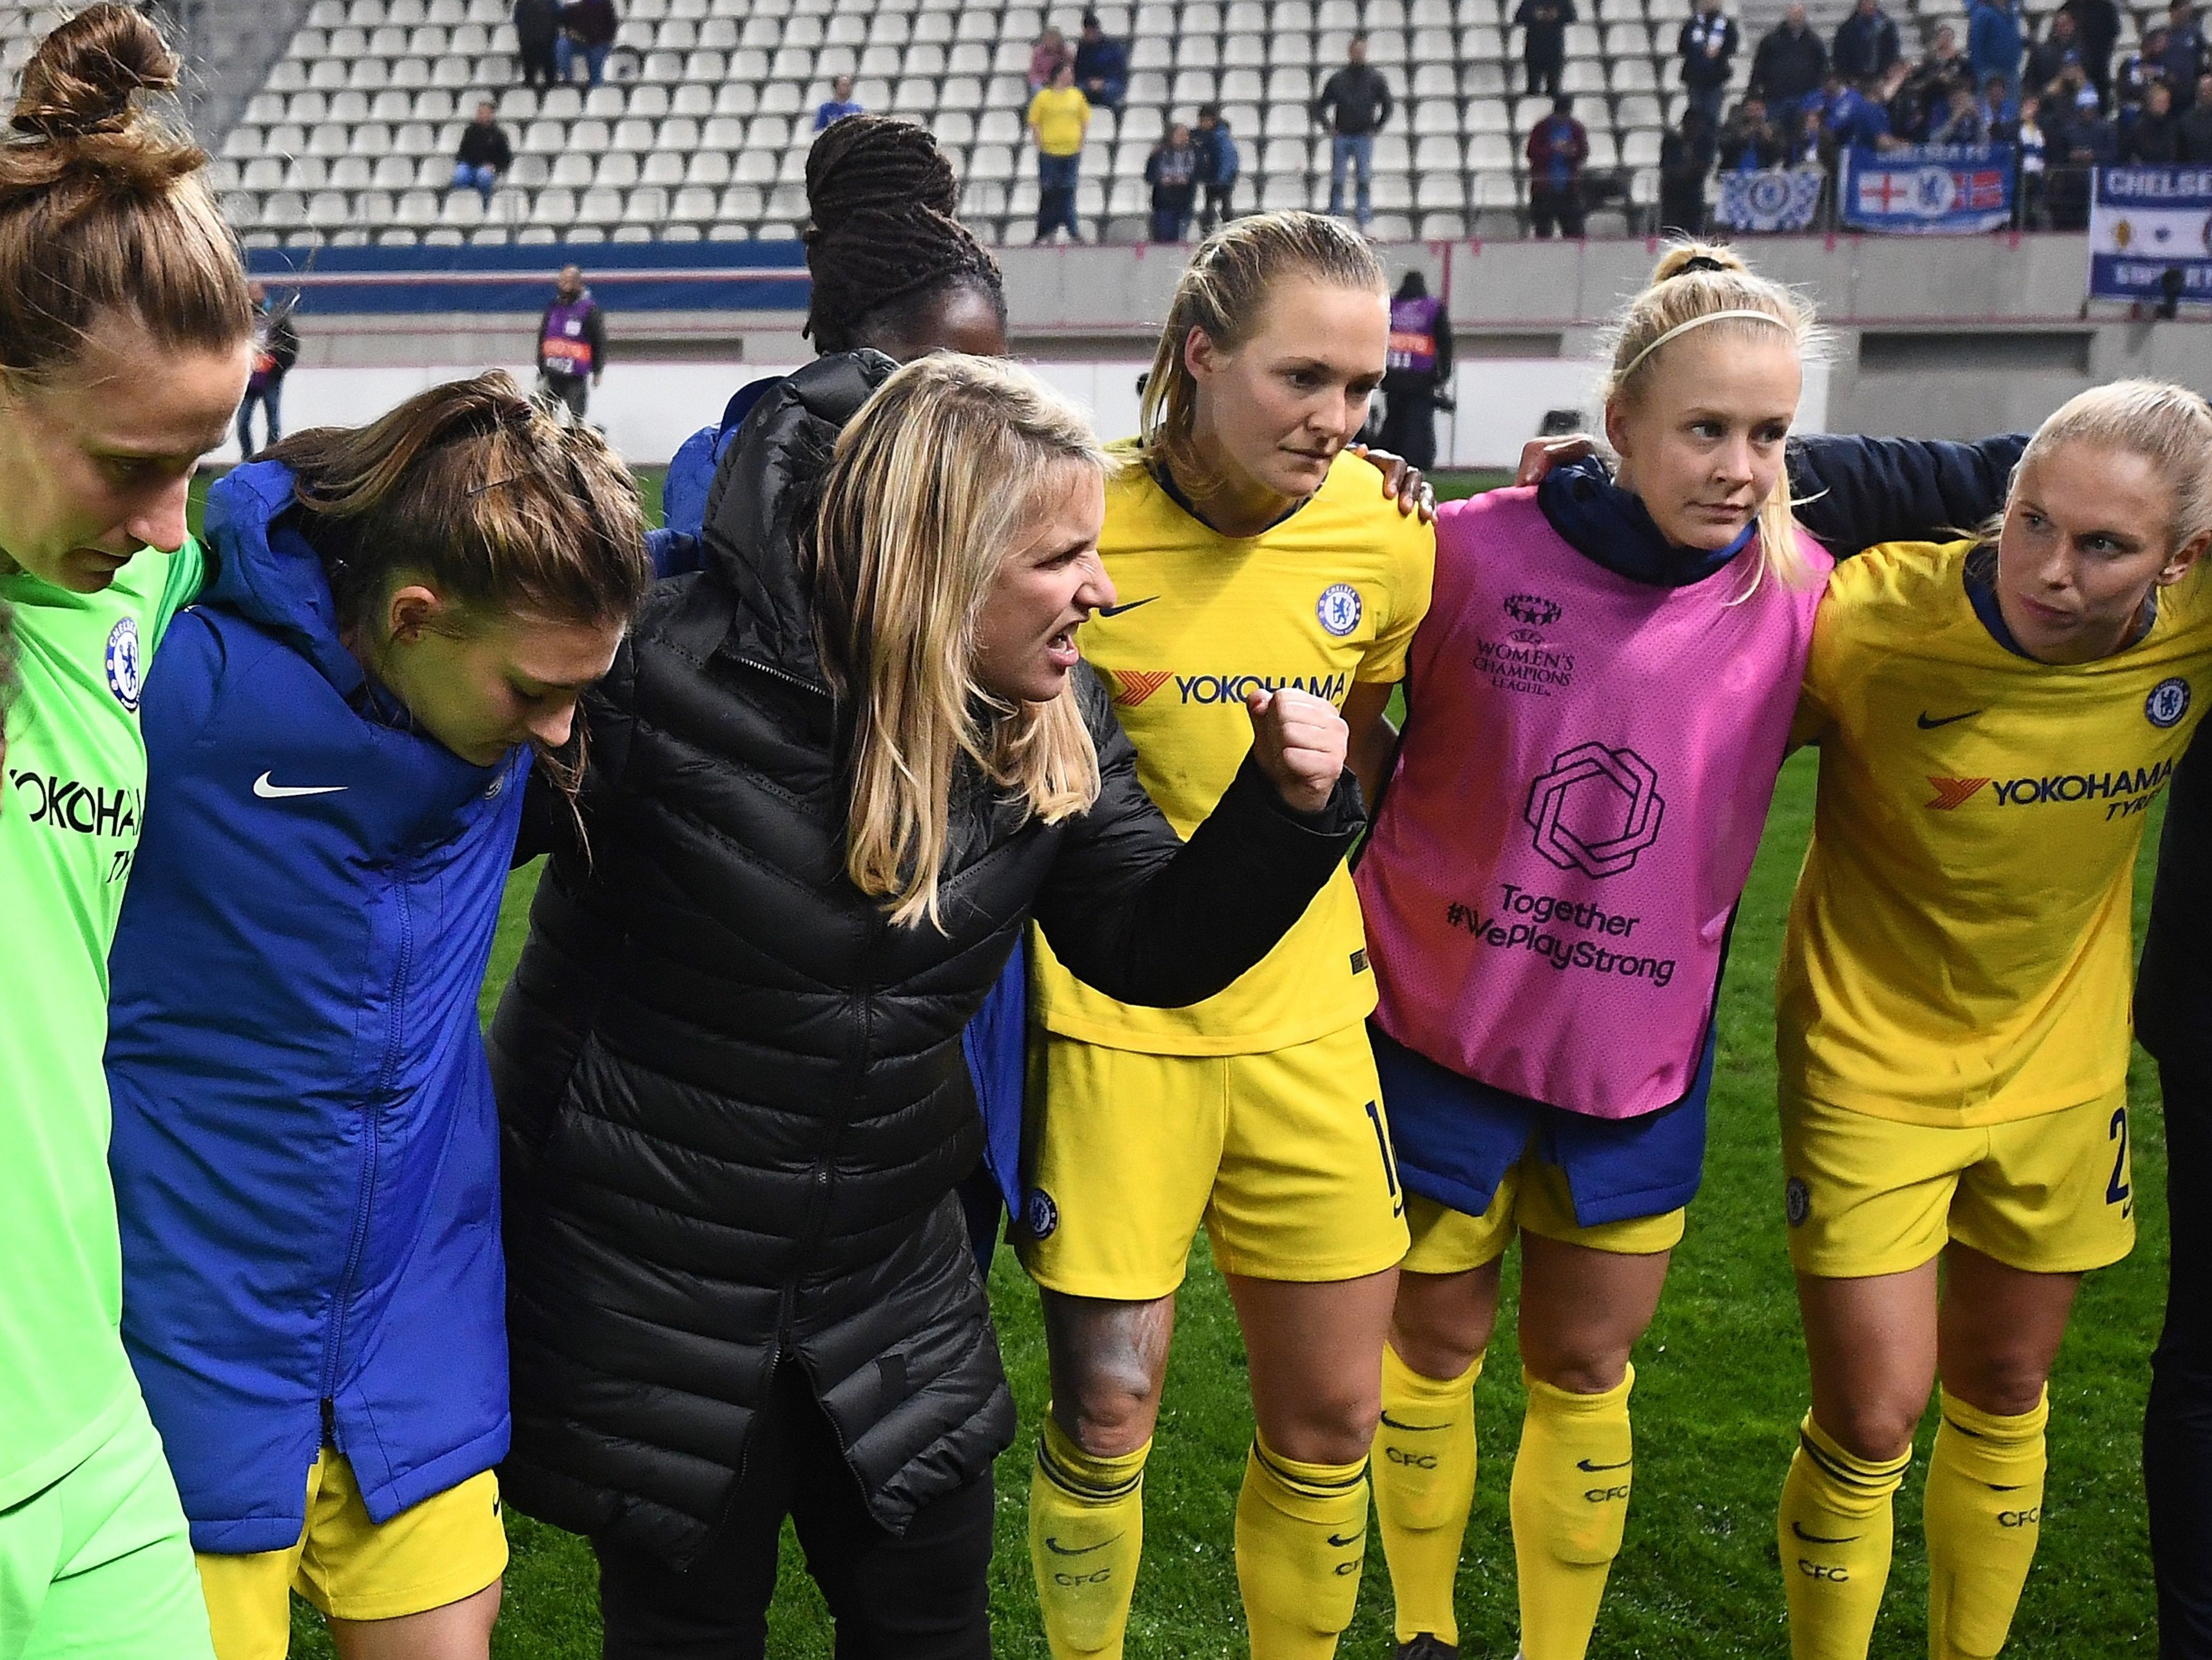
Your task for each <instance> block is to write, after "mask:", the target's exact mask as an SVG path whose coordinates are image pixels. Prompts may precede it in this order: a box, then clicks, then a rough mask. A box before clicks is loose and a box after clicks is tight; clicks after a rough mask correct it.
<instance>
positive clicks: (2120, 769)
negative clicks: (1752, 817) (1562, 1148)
mask: <svg viewBox="0 0 2212 1660" xmlns="http://www.w3.org/2000/svg"><path fill="white" fill-rule="evenodd" d="M1968 552H1969V544H1966V543H1953V544H1945V545H1934V544H1893V545H1890V546H1887V547H1881V548H1876V549H1873V550H1869V551H1868V552H1866V553H1863V554H1861V555H1859V556H1857V557H1856V558H1853V559H1849V560H1846V561H1844V562H1842V563H1841V564H1839V565H1838V566H1837V568H1836V571H1835V575H1834V577H1833V578H1832V581H1831V583H1830V586H1829V589H1828V593H1827V597H1826V600H1825V601H1824V603H1823V605H1822V606H1821V610H1820V620H1819V623H1818V624H1817V625H1816V628H1815V631H1814V648H1813V654H1812V658H1811V660H1810V663H1809V665H1808V676H1807V698H1806V707H1807V708H1808V709H1810V710H1814V711H1817V712H1818V714H1817V719H1818V720H1819V721H1820V739H1821V747H1820V786H1819V790H1818V794H1817V798H1816V800H1815V805H1814V829H1813V840H1812V844H1811V846H1810V848H1808V851H1807V854H1806V858H1805V864H1804V866H1803V868H1802V871H1801V873H1800V874H1799V877H1798V882H1797V889H1796V894H1795V896H1794V897H1793V899H1792V902H1791V905H1790V921H1789V929H1788V933H1787V936H1786V939H1785V940H1784V948H1783V962H1782V970H1781V975H1780V977H1779V982H1778V989H1777V1000H1778V1031H1777V1045H1778V1051H1779V1058H1780V1061H1781V1071H1782V1084H1783V1087H1784V1090H1785V1091H1790V1092H1793V1093H1796V1094H1798V1095H1800V1096H1802V1097H1806V1098H1812V1099H1815V1100H1819V1101H1823V1102H1826V1103H1829V1104H1833V1105H1837V1106H1841V1107H1844V1108H1848V1109H1850V1110H1857V1111H1862V1112H1865V1113H1868V1114H1869V1115H1871V1116H1877V1117H1884V1118H1891V1119H1896V1120H1901V1121H1904V1122H1914V1123H1924V1124H1936V1125H1958V1126H1966V1125H1982V1124H1991V1123H2002V1122H2012V1121H2014V1120H2017V1119H2021V1118H2028V1117H2033V1116H2036V1115H2038V1114H2040V1113H2045V1112H2051V1111H2056V1110H2061V1109H2063V1108H2067V1107H2072V1106H2077V1105H2081V1104H2085V1103H2087V1102H2093V1101H2096V1100H2100V1099H2101V1098H2105V1097H2106V1096H2107V1095H2109V1094H2110V1093H2111V1092H2112V1091H2114V1090H2116V1089H2118V1088H2121V1087H2124V1083H2125V1079H2126V1073H2127V1062H2128V1052H2129V1051H2128V1043H2129V1036H2130V1024H2129V1000H2130V993H2131V990H2132V958H2133V951H2132V940H2131V939H2130V918H2131V914H2132V901H2133V893H2134V870H2135V860H2136V850H2137V848H2138V846H2139V844H2140V842H2141V840H2142V830H2143V826H2144V824H2146V823H2147V822H2148V809H2149V807H2150V805H2151V803H2152V802H2153V801H2154V800H2156V798H2157V796H2158V795H2159V794H2160V792H2161V791H2162V790H2164V788H2165V787H2166V781H2167V780H2168V779H2169V778H2171V776H2172V772H2173V767H2174V763H2176V762H2177V761H2178V760H2179V758H2180V757H2181V754H2182V752H2183V751H2185V749H2186V748H2187V747H2188V744H2189V739H2190V737H2191V733H2193V732H2194V731H2195V729H2196V726H2197V720H2198V718H2199V717H2200V716H2201V715H2202V714H2203V708H2204V702H2205V699H2206V697H2207V696H2209V695H2212V590H2208V589H2207V587H2205V585H2204V581H2203V577H2202V575H2192V576H2191V578H2189V579H2188V580H2187V581H2184V582H2183V583H2181V584H2179V585H2177V587H2173V588H2170V589H2164V590H2161V591H2160V605H2159V610H2158V614H2157V616H2156V617H2155V618H2154V621H2153V623H2152V625H2151V628H2150V629H2149V631H2148V633H2147V634H2146V635H2144V637H2143V638H2142V640H2140V641H2138V642H2136V644H2135V645H2133V646H2131V647H2130V648H2128V649H2126V650H2125V651H2123V652H2120V653H2118V654H2116V655H2114V656H2112V657H2109V658H2105V659H2102V660H2099V661H2097V662H2093V663H2079V664H2050V663H2042V662H2038V661H2035V660H2033V659H2030V658H2027V657H2025V656H2023V655H2021V654H2019V653H2018V652H2017V651H2015V650H2013V649H2012V648H2009V647H2008V646H2007V645H2005V644H2002V643H2000V642H1999V640H1998V639H1997V637H1996V634H1995V633H1994V632H1993V631H1992V629H1991V627H1990V624H1989V623H1985V622H1984V620H1983V617H1982V616H1981V615H1980V614H1978V611H1977V610H1976V606H1975V604H1974V601H1973V599H1972V595H1971V593H1970V587H1969V583H1968V581H1967V576H1966V562H1967V555H1968ZM1803 717H1804V711H1802V710H1801V729H1802V728H1803V725H1804V719H1803Z"/></svg>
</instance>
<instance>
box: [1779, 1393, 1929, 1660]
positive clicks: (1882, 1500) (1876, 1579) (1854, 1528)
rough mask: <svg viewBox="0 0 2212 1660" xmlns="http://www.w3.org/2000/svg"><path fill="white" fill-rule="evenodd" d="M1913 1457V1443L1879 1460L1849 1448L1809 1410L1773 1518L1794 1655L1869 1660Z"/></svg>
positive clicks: (1805, 1659)
mask: <svg viewBox="0 0 2212 1660" xmlns="http://www.w3.org/2000/svg"><path fill="white" fill-rule="evenodd" d="M1911 1462H1912V1450H1911V1448H1910V1447H1908V1448H1906V1449H1905V1451H1903V1452H1901V1453H1899V1455H1898V1456H1896V1457H1894V1458H1892V1459H1888V1460H1886V1461H1881V1462H1877V1461H1875V1460H1872V1459H1866V1458H1861V1457H1859V1456H1857V1455H1856V1454H1854V1453H1850V1452H1846V1451H1845V1450H1844V1449H1843V1447H1842V1446H1840V1445H1839V1444H1838V1443H1837V1442H1836V1440H1835V1439H1834V1438H1832V1437H1831V1436H1830V1435H1829V1434H1828V1433H1827V1432H1826V1431H1825V1430H1823V1429H1822V1428H1821V1427H1820V1426H1819V1425H1818V1424H1816V1423H1814V1421H1813V1415H1812V1414H1810V1413H1808V1414H1805V1421H1804V1423H1803V1425H1802V1426H1801V1427H1800V1429H1799V1432H1798V1437H1797V1453H1796V1456H1795V1457H1793V1458H1792V1459H1791V1460H1790V1475H1789V1476H1788V1478H1787V1479H1786V1480H1784V1482H1783V1484H1782V1509H1781V1511H1780V1513H1779V1515H1778V1517H1777V1518H1776V1523H1775V1534H1776V1539H1777V1541H1778V1544H1779V1545H1780V1548H1781V1551H1782V1574H1783V1581H1784V1583H1783V1592H1784V1596H1786V1597H1787V1598H1788V1600H1789V1603H1790V1654H1791V1656H1792V1657H1794V1660H1865V1656H1866V1651H1867V1645H1869V1643H1871V1642H1872V1641H1873V1640H1874V1622H1875V1615H1876V1614H1880V1613H1881V1593H1882V1588H1883V1587H1884V1586H1885V1585H1887V1584H1888V1583H1889V1551H1890V1538H1891V1526H1892V1522H1891V1511H1892V1508H1893V1500H1894V1498H1895V1495H1896V1493H1897V1488H1898V1484H1899V1482H1901V1481H1904V1480H1905V1467H1906V1466H1907V1465H1909V1464H1911Z"/></svg>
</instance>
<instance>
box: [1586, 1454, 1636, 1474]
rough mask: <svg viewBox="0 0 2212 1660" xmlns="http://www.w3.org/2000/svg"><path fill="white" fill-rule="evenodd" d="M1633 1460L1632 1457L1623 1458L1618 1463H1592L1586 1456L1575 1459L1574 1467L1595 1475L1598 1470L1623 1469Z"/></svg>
mask: <svg viewBox="0 0 2212 1660" xmlns="http://www.w3.org/2000/svg"><path fill="white" fill-rule="evenodd" d="M1634 1462H1636V1461H1635V1460H1634V1459H1633V1458H1624V1459H1622V1460H1621V1461H1620V1462H1619V1463H1618V1464H1593V1463H1591V1462H1590V1461H1589V1459H1587V1458H1578V1459H1577V1460H1576V1461H1575V1468H1577V1469H1578V1470H1587V1471H1589V1473H1590V1474H1591V1475H1596V1474H1597V1473H1598V1472H1599V1471H1600V1470H1625V1469H1626V1468H1628V1467H1629V1466H1630V1465H1631V1464H1632V1463H1634Z"/></svg>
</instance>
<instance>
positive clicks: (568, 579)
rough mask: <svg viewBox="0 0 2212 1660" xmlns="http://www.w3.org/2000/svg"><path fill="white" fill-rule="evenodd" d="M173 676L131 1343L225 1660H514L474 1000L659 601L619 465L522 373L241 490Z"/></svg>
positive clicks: (144, 856) (140, 886)
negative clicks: (641, 612) (506, 1619)
mask: <svg viewBox="0 0 2212 1660" xmlns="http://www.w3.org/2000/svg"><path fill="white" fill-rule="evenodd" d="M208 536H209V541H210V545H211V550H212V551H213V552H214V554H215V556H216V558H217V559H218V560H219V562H220V571H219V575H217V576H216V579H215V581H214V582H213V584H212V586H211V587H209V588H208V589H207V590H206V592H205V593H204V595H203V596H202V598H201V600H200V603H199V604H197V605H195V606H193V607H192V608H191V609H190V610H188V611H184V612H183V613H181V614H180V615H179V617H177V619H176V621H175V622H174V623H173V624H172V625H171V627H170V629H169V631H168V634H167V636H166V638H165V639H164V641H163V642H162V645H161V650H160V652H159V654H158V655H157V656H156V657H155V661H154V666H153V668H152V671H151V672H150V673H149V676H148V678H147V681H146V687H145V695H144V698H143V707H144V728H145V734H146V745H147V750H148V752H149V779H150V781H149V787H148V791H147V811H146V815H145V824H144V828H143V834H142V839H141V841H140V844H139V849H138V856H137V874H136V878H135V879H134V880H133V882H132V884H131V892H130V896H129V898H128V899H127V900H126V902H125V907H124V911H123V916H122V921H121V923H120V927H119V930H118V936H117V941H118V943H117V948H116V950H115V952H114V955H113V964H114V970H113V976H114V977H113V991H112V1006H111V1024H110V1035H109V1042H108V1051H107V1070H108V1079H109V1085H110V1088H111V1090H112V1094H113V1098H114V1108H115V1130H114V1140H113V1144H112V1152H111V1155H110V1162H111V1165H112V1171H113V1173H114V1177H115V1183H116V1188H117V1193H118V1208H119V1210H120V1213H121V1217H122V1224H123V1256H124V1279H125V1297H124V1302H125V1315H124V1331H123V1335H124V1341H125V1346H126V1347H128V1349H129V1351H130V1354H131V1362H132V1364H133V1365H134V1366H135V1368H136V1369H137V1374H138V1378H139V1382H140V1384H141V1386H142V1387H143V1390H144V1392H145V1395H146V1400H147V1403H148V1405H149V1408H151V1411H152V1414H153V1417H154V1420H155V1424H156V1426H158V1427H159V1428H160V1430H161V1435H162V1439H163V1441H164V1443H165V1444H166V1445H167V1451H168V1456H169V1460H170V1463H171V1466H172V1468H173V1469H174V1471H175V1473H176V1476H177V1481H178V1487H179V1490H180V1492H181V1493H182V1495H183V1498H184V1502H185V1514H186V1516H187V1517H189V1519H190V1521H191V1536H192V1546H193V1549H194V1550H195V1552H196V1553H197V1555H198V1560H199V1567H200V1578H201V1584H202V1588H203V1590H204V1591H205V1593H206V1596H207V1602H208V1608H209V1613H210V1619H211V1621H212V1624H213V1627H214V1633H215V1642H216V1654H217V1656H218V1657H219V1660H283V1655H284V1654H285V1652H286V1649H287V1645H288V1643H289V1636H290V1625H291V1621H290V1606H289V1593H290V1592H291V1591H293V1590H297V1591H299V1592H300V1594H301V1595H302V1596H305V1597H307V1600H308V1601H310V1602H313V1604H314V1605H315V1606H316V1607H317V1608H319V1609H321V1610H322V1612H323V1613H324V1614H325V1617H326V1618H327V1619H328V1620H330V1621H331V1625H332V1627H334V1628H335V1629H336V1632H337V1639H338V1645H339V1651H340V1652H341V1653H343V1654H345V1655H347V1656H348V1657H349V1660H384V1657H392V1660H398V1657H402V1656H404V1657H407V1660H483V1657H484V1656H485V1655H486V1653H487V1652H488V1645H489V1634H490V1630H491V1624H492V1620H493V1617H494V1615H495V1614H496V1613H497V1610H498V1607H499V1581H500V1576H501V1572H503V1570H504V1568H505V1566H506V1560H507V1546H506V1538H505V1534H504V1531H503V1529H502V1528H501V1522H500V1516H499V1504H498V1489H497V1487H496V1483H495V1478H494V1476H493V1475H492V1467H493V1466H494V1465H495V1463H497V1462H498V1461H499V1460H500V1459H501V1457H502V1456H504V1455H505V1453H506V1451H507V1432H508V1424H507V1344H506V1339H505V1308H504V1302H505V1295H506V1289H505V1274H504V1270H503V1268H502V1263H501V1253H500V1236H499V1216H498V1191H499V1177H498V1162H497V1151H498V1134H499V1127H498V1122H497V1117H496V1115H495V1110H494V1108H493V1104H492V1098H491V1084H490V1078H489V1073H488V1071H487V1069H486V1066H485V1061H484V1056H483V1043H482V1039H481V1037H480V1036H479V1032H478V1028H477V993H478V990H479V988H481V986H482V984H483V976H484V967H485V964H486V961H487V959H488V958H489V955H490V952H491V944H492V935H493V931H494V927H495V924H496V922H497V920H498V916H499V907H500V897H501V892H502V891H503V889H504V886H505V883H506V879H507V868H508V866H509V864H510V862H511V860H512V857H513V850H514V846H515V837H516V832H517V828H518V824H519V821H520V815H521V812H522V804H523V798H524V794H525V791H524V788H523V786H524V783H525V781H526V779H527V777H528V775H529V774H530V771H531V769H532V766H533V765H538V766H542V767H544V768H546V769H548V771H549V773H550V775H553V776H554V777H556V779H562V778H565V779H568V780H569V781H571V782H572V783H573V780H574V776H575V775H578V774H579V773H580V770H581V765H582V759H583V757H582V756H581V754H580V752H579V748H578V745H576V743H575V742H574V740H573V739H572V738H571V727H572V720H573V716H574V710H575V706H576V701H577V699H578V697H579V696H581V694H582V692H583V690H584V689H585V688H586V686H587V685H589V684H591V683H592V682H593V681H594V680H596V679H597V678H599V676H600V675H601V674H603V673H605V671H606V668H607V666H608V664H609V663H610V661H611V660H612V658H613V655H614V652H615V648H616V647H617V644H618V643H619V642H620V641H621V638H622V635H623V631H624V629H626V628H627V626H628V623H629V617H630V616H631V613H632V612H633V611H634V610H635V607H636V605H637V604H638V602H639V601H640V599H641V598H642V597H643V594H644V592H645V589H646V587H647V581H648V580H649V568H648V566H647V562H646V558H645V548H644V524H643V519H642V515H641V513H640V511H639V508H638V503H637V496H636V490H635V486H634V485H633V484H632V483H631V482H630V479H629V474H628V473H627V471H625V470H624V469H623V466H622V465H621V464H620V463H619V462H617V460H616V459H615V458H614V457H613V455H612V454H611V453H609V451H608V450H607V449H606V447H605V445H604V444H603V443H602V442H601V441H600V440H599V438H598V437H596V436H595V435H592V434H591V433H589V432H587V431H585V430H583V429H578V428H564V427H562V425H560V424H559V423H556V422H555V421H554V420H552V419H551V418H550V417H549V416H547V415H545V414H544V412H542V411H541V410H538V409H537V408H536V407H535V406H534V405H533V404H532V403H531V402H530V400H529V399H528V398H526V397H525V396H524V395H523V393H522V392H521V390H520V388H519V387H518V386H516V385H515V384H514V383H513V381H512V380H509V379H508V378H507V376H506V375H505V374H498V373H493V374H485V375H482V376H479V377H477V379H475V380H463V381H456V382H453V383H452V384H450V385H447V386H438V387H435V388H433V389H431V390H430V391H428V392H422V393H421V394H420V395H418V396H416V398H412V399H410V400H409V401H408V402H407V403H405V404H402V405H400V407H399V408H398V409H397V410H393V411H392V413H391V414H389V415H387V416H386V417H383V418H382V419H381V420H380V421H377V422H375V423H373V424H371V425H369V426H367V427H362V428H358V429H338V428H325V429H319V430H317V431H313V432H306V433H301V434H298V435H295V436H293V437H291V438H289V439H287V440H285V441H283V443H282V444H280V445H278V446H277V447H275V448H274V449H273V450H271V451H270V453H269V459H264V460H263V461H259V462H257V463H254V464H253V465H248V466H245V467H241V468H240V469H238V470H237V471H234V472H233V473H231V474H230V475H229V476H228V477H227V478H225V479H224V480H222V482H221V483H218V484H216V487H215V489H214V490H213V491H212V492H211V494H210V502H209V520H208Z"/></svg>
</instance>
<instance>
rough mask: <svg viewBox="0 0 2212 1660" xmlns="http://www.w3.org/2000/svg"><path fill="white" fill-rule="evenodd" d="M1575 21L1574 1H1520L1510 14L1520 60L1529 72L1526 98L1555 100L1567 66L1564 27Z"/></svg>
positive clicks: (1565, 31)
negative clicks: (1518, 40)
mask: <svg viewBox="0 0 2212 1660" xmlns="http://www.w3.org/2000/svg"><path fill="white" fill-rule="evenodd" d="M1573 21H1575V0H1521V5H1520V9H1518V10H1516V12H1515V13H1514V14H1513V22H1514V25H1515V27H1517V28H1519V29H1521V30H1522V46H1521V58H1522V64H1524V65H1525V66H1526V68H1527V70H1528V96H1530V97H1531V98H1534V96H1536V95H1537V94H1539V93H1543V94H1548V95H1549V96H1551V97H1553V98H1557V97H1558V96H1559V76H1560V73H1561V71H1563V70H1565V68H1566V66H1567V25H1568V24H1570V23H1571V22H1573Z"/></svg>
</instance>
